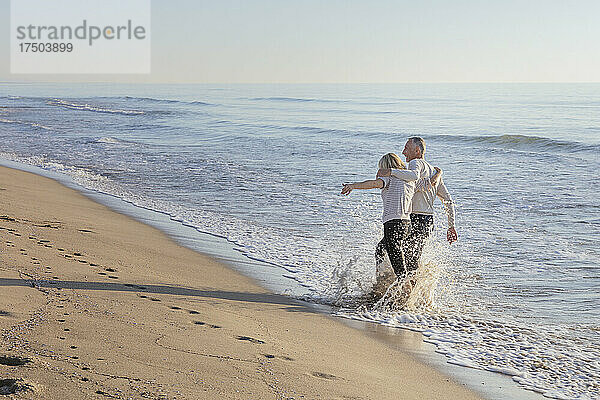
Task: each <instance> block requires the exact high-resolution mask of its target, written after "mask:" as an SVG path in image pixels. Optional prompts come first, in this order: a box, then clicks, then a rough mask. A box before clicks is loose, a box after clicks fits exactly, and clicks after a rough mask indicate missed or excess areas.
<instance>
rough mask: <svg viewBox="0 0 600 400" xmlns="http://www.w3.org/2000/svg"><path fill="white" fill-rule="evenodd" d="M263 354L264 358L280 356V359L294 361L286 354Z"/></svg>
mask: <svg viewBox="0 0 600 400" xmlns="http://www.w3.org/2000/svg"><path fill="white" fill-rule="evenodd" d="M263 356H265V358H281V359H282V360H286V361H294V359H293V358H291V357H288V356H276V355H274V354H263Z"/></svg>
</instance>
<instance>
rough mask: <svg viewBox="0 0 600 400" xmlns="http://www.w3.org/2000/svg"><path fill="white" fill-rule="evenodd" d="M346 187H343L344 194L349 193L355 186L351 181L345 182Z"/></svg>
mask: <svg viewBox="0 0 600 400" xmlns="http://www.w3.org/2000/svg"><path fill="white" fill-rule="evenodd" d="M343 185H344V187H343V188H342V194H345V195H349V194H350V192H351V191H352V189H354V186H352V184H351V183H343Z"/></svg>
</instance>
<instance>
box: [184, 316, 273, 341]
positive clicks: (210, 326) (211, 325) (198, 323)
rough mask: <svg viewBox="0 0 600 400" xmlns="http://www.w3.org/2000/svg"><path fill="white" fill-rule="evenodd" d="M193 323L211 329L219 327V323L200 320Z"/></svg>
mask: <svg viewBox="0 0 600 400" xmlns="http://www.w3.org/2000/svg"><path fill="white" fill-rule="evenodd" d="M194 324H195V325H206V326H207V327H209V328H213V329H220V328H221V327H220V326H219V325H213V324H207V323H206V322H202V321H194ZM240 340H242V339H240ZM254 340H256V339H254ZM263 343H264V342H263Z"/></svg>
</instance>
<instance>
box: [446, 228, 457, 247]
mask: <svg viewBox="0 0 600 400" xmlns="http://www.w3.org/2000/svg"><path fill="white" fill-rule="evenodd" d="M446 239H448V242H449V243H450V244H452V243H454V242H456V241H457V240H458V234H457V233H456V229H454V228H448V233H447V234H446Z"/></svg>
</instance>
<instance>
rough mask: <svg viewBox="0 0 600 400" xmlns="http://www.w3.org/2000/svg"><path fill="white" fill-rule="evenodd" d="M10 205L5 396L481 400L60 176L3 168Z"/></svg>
mask: <svg viewBox="0 0 600 400" xmlns="http://www.w3.org/2000/svg"><path fill="white" fill-rule="evenodd" d="M0 207H1V209H0V291H1V292H0V293H1V294H2V295H1V296H0V330H1V336H0V395H2V394H6V393H10V392H13V391H16V393H15V394H12V395H11V396H14V397H15V398H39V399H98V398H118V399H128V398H133V399H142V398H149V399H283V398H296V399H298V398H306V399H318V398H322V399H342V398H346V399H348V398H352V399H387V398H390V399H391V398H394V399H398V398H401V399H451V398H455V399H477V398H480V397H479V396H478V395H477V394H474V393H473V392H471V391H470V390H468V389H466V388H465V387H464V385H461V384H459V383H456V382H454V381H453V380H452V379H450V378H448V377H446V376H444V375H443V374H441V373H440V372H438V371H436V370H435V369H433V368H432V367H430V366H427V365H425V364H423V363H422V362H419V361H418V360H416V359H415V358H413V357H412V356H410V355H408V354H406V353H405V352H403V351H401V350H399V349H395V348H392V347H390V346H387V345H385V344H384V343H382V342H381V341H378V340H375V339H373V338H372V337H369V336H368V335H366V334H365V333H364V332H361V331H359V330H356V329H352V328H350V327H348V326H346V325H345V324H342V323H340V322H339V321H336V320H334V319H332V318H329V317H327V316H325V315H322V314H320V313H318V312H316V311H315V310H314V309H313V308H311V307H309V306H307V305H305V304H303V303H300V302H297V301H294V300H291V299H289V298H287V297H285V296H280V295H275V294H272V293H269V292H268V291H266V290H265V289H263V288H261V287H259V286H258V285H257V284H256V283H255V282H254V281H252V280H251V279H250V278H247V277H244V276H242V275H240V274H239V273H237V272H234V271H233V270H231V269H229V268H227V267H226V266H225V265H223V264H221V263H219V262H217V261H215V260H213V259H212V258H210V257H207V256H205V255H202V254H200V253H197V252H195V251H192V250H190V249H187V248H185V247H182V246H180V245H178V244H177V243H175V242H174V241H173V240H171V239H170V238H169V237H167V236H166V235H165V234H163V233H162V232H160V231H158V230H157V229H155V228H152V227H149V226H147V225H144V224H142V223H140V222H137V221H135V220H133V219H132V218H129V217H127V216H124V215H121V214H118V213H115V212H113V211H111V210H110V209H108V208H107V207H105V206H103V205H100V204H98V203H95V202H93V201H91V200H89V199H88V198H86V197H85V196H83V195H82V194H80V193H78V192H77V191H74V190H72V189H69V188H66V187H65V186H62V185H61V184H59V183H57V182H55V181H53V180H51V179H48V178H44V177H41V176H38V175H34V174H31V173H28V172H23V171H17V170H14V169H9V168H4V167H0ZM3 392H6V393H3Z"/></svg>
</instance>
